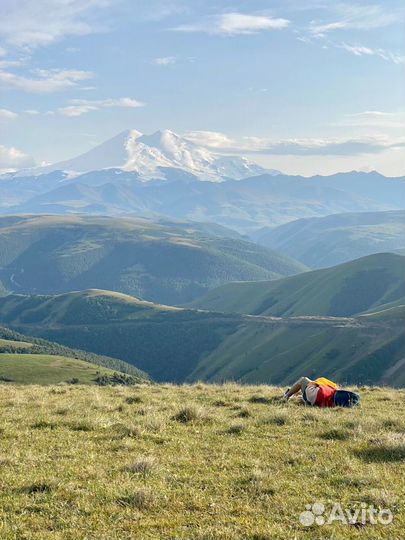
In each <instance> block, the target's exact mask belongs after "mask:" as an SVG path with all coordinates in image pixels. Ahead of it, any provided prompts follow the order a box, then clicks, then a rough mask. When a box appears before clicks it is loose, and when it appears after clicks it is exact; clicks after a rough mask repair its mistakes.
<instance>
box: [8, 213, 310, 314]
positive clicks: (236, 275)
mask: <svg viewBox="0 0 405 540" xmlns="http://www.w3.org/2000/svg"><path fill="white" fill-rule="evenodd" d="M306 270H307V267H306V266H305V265H303V264H302V263H299V262H297V261H295V260H293V259H292V258H291V257H286V256H284V255H280V254H278V253H276V252H274V251H272V250H270V249H268V248H265V247H263V246H259V245H257V244H254V243H253V242H249V241H247V240H245V239H243V238H242V237H240V236H239V235H238V234H237V233H235V232H234V231H230V230H228V229H225V228H224V227H221V226H219V225H214V224H198V223H190V222H175V221H168V220H166V221H160V222H154V221H150V220H145V219H130V218H127V219H118V218H109V217H90V216H78V215H71V216H4V217H1V216H0V292H1V291H3V294H5V293H7V292H17V293H24V294H38V293H42V294H49V293H62V292H67V291H72V290H81V289H87V288H95V287H96V288H101V289H110V290H115V291H121V292H124V293H128V294H131V295H135V296H139V297H141V298H143V299H146V300H152V301H154V302H157V303H166V304H180V303H186V302H189V301H191V300H193V299H195V298H197V297H198V296H201V295H203V294H205V293H206V292H207V291H208V290H210V289H212V288H214V287H217V286H219V285H221V284H223V283H226V282H228V281H235V280H243V281H249V280H263V279H276V278H280V277H284V276H289V275H292V274H296V273H299V272H303V271H306Z"/></svg>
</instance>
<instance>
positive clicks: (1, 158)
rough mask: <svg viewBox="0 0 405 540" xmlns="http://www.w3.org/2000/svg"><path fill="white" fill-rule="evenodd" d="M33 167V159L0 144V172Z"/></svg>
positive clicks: (13, 148) (16, 149) (12, 147)
mask: <svg viewBox="0 0 405 540" xmlns="http://www.w3.org/2000/svg"><path fill="white" fill-rule="evenodd" d="M33 165H35V162H34V160H33V158H32V157H31V156H29V155H27V154H25V153H24V152H22V151H21V150H18V148H15V147H14V146H11V147H9V146H3V145H2V144H0V172H4V171H6V170H10V169H16V168H21V167H32V166H33Z"/></svg>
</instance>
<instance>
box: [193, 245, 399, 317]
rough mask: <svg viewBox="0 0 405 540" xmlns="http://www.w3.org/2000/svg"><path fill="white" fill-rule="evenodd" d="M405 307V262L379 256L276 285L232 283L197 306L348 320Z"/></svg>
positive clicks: (209, 294)
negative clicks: (369, 311) (396, 307)
mask: <svg viewBox="0 0 405 540" xmlns="http://www.w3.org/2000/svg"><path fill="white" fill-rule="evenodd" d="M403 303H404V257H402V256H400V255H394V254H391V253H379V254H376V255H370V256H368V257H363V258H361V259H357V260H355V261H350V262H348V263H344V264H340V265H338V266H334V267H332V268H326V269H322V270H315V271H313V272H306V273H304V274H300V275H298V276H292V277H289V278H285V279H280V280H276V281H263V282H255V283H228V284H226V285H223V286H222V287H219V288H218V289H215V290H213V291H210V292H209V293H208V294H207V295H206V296H205V297H203V298H201V299H199V300H197V301H196V302H194V303H193V304H192V305H193V307H197V308H200V309H207V310H211V311H221V312H235V313H250V314H252V315H274V316H278V317H286V316H296V315H331V316H337V317H342V316H343V317H346V316H352V315H356V314H359V313H361V312H364V311H368V310H374V311H375V310H376V309H379V308H380V307H381V306H384V305H391V304H403Z"/></svg>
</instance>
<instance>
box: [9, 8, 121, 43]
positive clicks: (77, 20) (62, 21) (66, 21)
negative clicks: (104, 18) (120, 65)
mask: <svg viewBox="0 0 405 540" xmlns="http://www.w3.org/2000/svg"><path fill="white" fill-rule="evenodd" d="M112 4H113V0H62V1H60V0H59V1H55V0H1V2H0V20H1V25H0V38H2V39H3V40H4V41H5V42H6V43H9V44H11V45H14V46H17V47H25V48H30V49H33V48H36V47H40V46H46V45H49V44H51V43H54V42H55V41H58V40H60V39H62V38H64V37H65V36H69V35H86V34H90V33H93V32H96V31H99V30H102V29H103V28H104V26H103V25H102V24H101V23H100V22H99V17H100V12H101V11H102V10H103V9H105V8H107V7H109V6H110V5H112Z"/></svg>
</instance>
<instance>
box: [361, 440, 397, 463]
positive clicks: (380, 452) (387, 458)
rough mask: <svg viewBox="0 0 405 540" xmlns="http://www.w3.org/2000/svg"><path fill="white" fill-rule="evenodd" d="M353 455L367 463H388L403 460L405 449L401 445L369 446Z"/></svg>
mask: <svg viewBox="0 0 405 540" xmlns="http://www.w3.org/2000/svg"><path fill="white" fill-rule="evenodd" d="M355 455H356V456H357V457H358V458H360V459H362V460H363V461H366V462H369V463H390V462H393V461H402V460H404V459H405V449H404V446H403V445H402V444H399V443H398V444H395V445H393V444H379V445H371V446H369V447H367V448H362V449H360V450H356V451H355Z"/></svg>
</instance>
